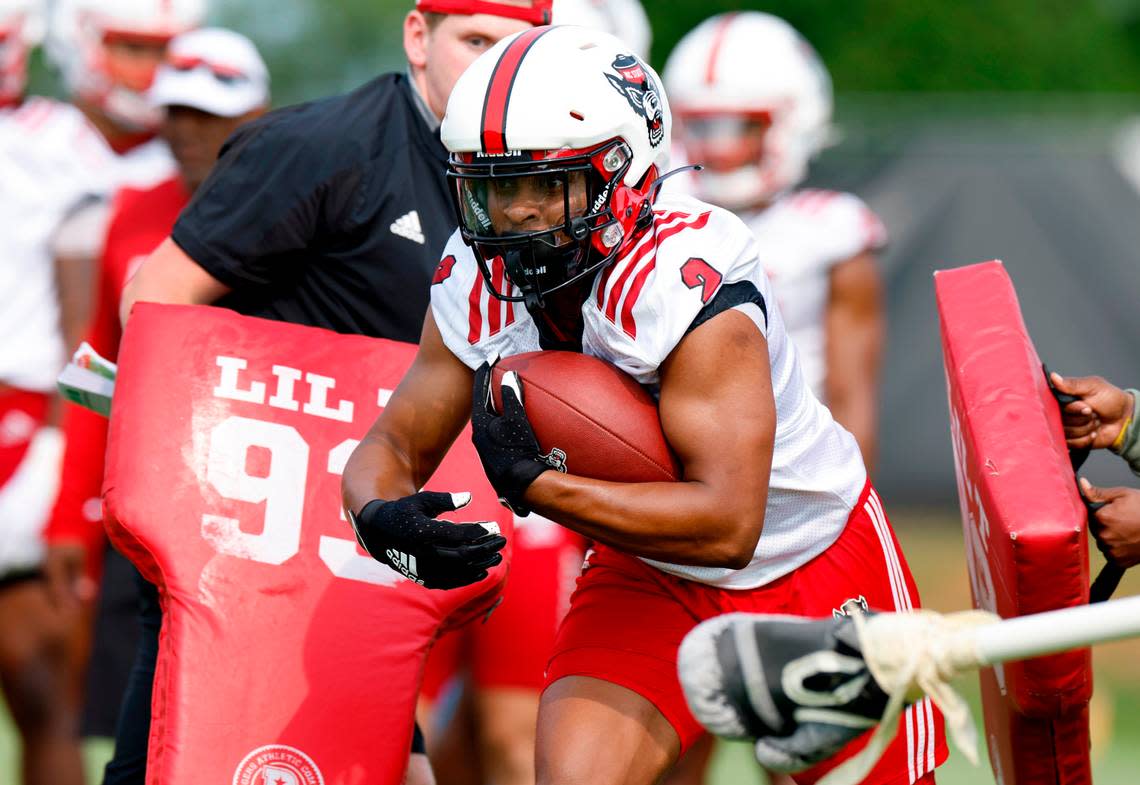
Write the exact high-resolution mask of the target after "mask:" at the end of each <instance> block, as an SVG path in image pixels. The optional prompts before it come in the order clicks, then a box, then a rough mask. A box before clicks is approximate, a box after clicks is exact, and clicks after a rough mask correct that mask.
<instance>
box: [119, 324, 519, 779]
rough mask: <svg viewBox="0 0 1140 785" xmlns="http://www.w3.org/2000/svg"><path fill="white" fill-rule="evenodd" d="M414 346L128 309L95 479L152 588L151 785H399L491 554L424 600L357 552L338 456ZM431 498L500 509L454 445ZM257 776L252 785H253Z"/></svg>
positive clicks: (503, 524) (466, 442)
mask: <svg viewBox="0 0 1140 785" xmlns="http://www.w3.org/2000/svg"><path fill="white" fill-rule="evenodd" d="M415 351H416V347H415V346H412V345H410V344H403V343H396V342H393V341H384V340H377V339H370V338H364V337H360V336H346V335H338V334H335V333H332V332H328V331H326V330H318V329H314V328H310V327H301V326H297V325H289V324H283V323H280V322H271V321H266V320H263V319H253V318H248V317H243V316H239V315H237V314H234V313H232V312H230V311H225V310H221V309H217V308H206V307H180V306H160V305H152V304H141V305H138V306H136V307H135V309H134V312H133V315H132V317H131V320H130V323H129V326H128V329H127V331H126V334H125V335H124V336H123V344H122V350H121V353H120V364H119V369H120V370H119V378H118V381H117V384H116V391H115V400H114V407H113V408H114V411H113V415H112V418H111V426H110V439H109V446H108V454H107V471H106V480H105V484H104V497H105V507H106V512H107V526H108V531H109V534H110V536H111V537H112V539H113V541H114V543H115V545H116V546H117V547H118V548H119V549H120V550H121V551H122V552H123V553H124V554H126V555H127V556H128V557H129V558H130V559H131V560H132V561H133V562H134V563H135V564H136V565H137V566H138V567H139V569H140V570H142V572H143V574H144V575H146V577H147V578H148V579H149V580H151V581H153V582H154V583H156V584H157V585H158V587H159V592H160V597H161V601H162V607H163V621H162V633H161V638H160V649H159V657H158V671H157V675H156V677H155V690H154V699H153V712H154V716H153V721H152V725H151V732H150V760H149V765H148V770H147V778H146V781H147V783H148V785H158V783H161V784H162V785H191V784H195V785H196V783H201V782H209V783H217V784H218V785H229V783H231V782H232V783H234V785H262V783H263V782H271V783H277V782H281V781H283V782H285V783H298V785H317V784H318V783H320V784H323V785H362V784H363V783H370V784H371V783H382V784H383V783H392V785H395V784H396V783H399V782H401V781H402V778H403V774H404V768H405V766H406V763H407V757H408V750H409V748H410V746H411V737H412V717H413V710H414V707H415V699H416V692H417V689H418V686H419V681H420V676H421V672H422V670H423V663H424V659H425V657H426V655H427V652H428V649H429V647H430V645H431V643H432V641H433V640H434V638H435V636H436V634H437V630H438V629H439V627H440V626H441V625H450V624H457V623H460V622H462V621H464V620H466V619H469V618H471V617H472V616H473V615H475V614H478V613H480V612H482V611H485V610H486V609H487V607H488V606H489V604H490V603H491V602H492V601H493V600H494V598H495V597H496V596H497V595H498V594H499V591H500V589H501V585H502V582H503V580H504V579H505V575H506V562H504V564H502V565H500V566H499V567H497V568H495V569H494V570H493V571H492V574H491V577H489V578H488V579H487V580H485V581H482V582H481V583H479V584H476V585H475V586H470V587H466V588H463V589H458V590H455V591H447V592H443V591H430V590H427V589H424V588H422V587H420V586H417V585H415V584H413V583H410V582H409V581H407V580H405V579H403V578H401V577H399V576H398V575H397V574H396V573H395V572H393V571H392V570H390V569H389V568H388V567H386V566H383V565H381V564H379V563H377V562H374V561H372V560H371V559H370V558H368V557H367V556H366V555H364V553H363V551H361V550H359V549H358V547H357V545H356V541H355V539H354V538H353V534H352V530H351V528H350V527H349V525H348V523H347V522H345V521H344V520H343V519H342V518H341V513H340V472H341V469H342V467H343V466H344V462H345V460H346V459H347V458H348V455H349V453H350V452H351V450H352V448H353V447H354V446H355V444H356V441H355V440H356V439H359V438H360V436H362V435H363V434H364V432H365V431H366V430H367V428H368V426H369V425H370V424H371V423H372V421H373V419H374V418H375V417H376V415H377V414H378V413H379V411H380V407H382V406H383V405H384V403H385V402H386V401H387V397H388V395H389V394H390V391H391V390H393V389H394V388H395V387H396V384H397V383H398V382H399V380H400V378H401V376H402V375H403V373H404V372H405V370H406V369H407V368H408V366H409V365H410V363H411V361H412V357H413V356H414V354H415ZM428 487H429V488H434V489H437V490H448V491H462V490H470V491H472V493H473V495H474V501H473V502H472V504H471V505H470V506H469V507H467V508H466V509H464V510H462V511H460V512H459V513H457V514H456V515H457V516H459V517H461V518H462V519H463V520H493V521H497V522H498V524H499V526H500V528H501V529H502V531H503V532H504V534H505V535H506V536H507V537H508V538H510V536H511V534H510V527H511V518H510V515H509V513H507V511H506V510H504V509H503V508H501V507H500V506H499V505H498V504H497V503H496V501H495V494H494V492H493V491H492V490H491V488H490V486H489V485H488V484H487V481H486V479H485V477H484V476H483V472H482V469H481V467H480V465H479V461H478V458H477V457H476V455H475V451H474V448H473V447H472V446H471V439H470V436H469V435H467V436H460V438H459V439H458V440H457V441H456V443H455V447H454V448H453V449H452V451H451V452H450V453H449V454H448V456H447V458H446V459H445V461H444V463H443V465H442V467H441V468H440V469H439V471H438V472H436V474H435V476H434V477H433V478H432V481H431V483H429V486H428ZM267 777H268V779H266V778H267Z"/></svg>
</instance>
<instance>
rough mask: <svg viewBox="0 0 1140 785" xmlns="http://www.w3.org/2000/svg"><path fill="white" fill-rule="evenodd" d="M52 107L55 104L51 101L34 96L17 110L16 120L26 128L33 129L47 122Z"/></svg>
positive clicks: (52, 109)
mask: <svg viewBox="0 0 1140 785" xmlns="http://www.w3.org/2000/svg"><path fill="white" fill-rule="evenodd" d="M54 109H55V106H54V105H53V104H52V103H51V101H46V100H44V99H42V98H34V99H32V100H31V101H29V102H28V103H25V104H24V105H23V106H21V107H20V108H19V109H18V110H17V111H18V114H17V115H16V121H17V122H18V123H19V124H20V125H22V126H24V128H26V129H27V130H29V131H35V130H38V129H39V128H40V126H42V125H43V124H44V123H45V122H47V119H48V118H49V117H51V114H52V112H53V111H54Z"/></svg>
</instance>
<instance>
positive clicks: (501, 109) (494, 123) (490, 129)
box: [482, 27, 550, 153]
mask: <svg viewBox="0 0 1140 785" xmlns="http://www.w3.org/2000/svg"><path fill="white" fill-rule="evenodd" d="M549 31H550V28H549V27H534V28H531V29H530V30H527V31H526V32H525V33H523V34H522V35H520V36H519V37H518V38H516V39H515V40H514V41H512V42H511V43H510V45H509V46H508V47H507V48H506V49H504V50H503V53H502V54H501V55H499V62H497V63H495V70H493V71H492V72H491V80H490V82H488V83H487V95H486V97H485V98H484V99H483V120H482V142H483V152H485V153H505V152H506V151H507V107H508V106H509V105H510V102H511V87H512V86H513V85H514V83H515V77H516V76H517V75H518V72H519V65H521V64H522V61H523V58H524V57H526V53H527V52H529V51H530V48H531V47H532V46H534V44H535V42H536V41H537V40H538V39H539V38H541V37H542V36H544V35H546V33H548V32H549Z"/></svg>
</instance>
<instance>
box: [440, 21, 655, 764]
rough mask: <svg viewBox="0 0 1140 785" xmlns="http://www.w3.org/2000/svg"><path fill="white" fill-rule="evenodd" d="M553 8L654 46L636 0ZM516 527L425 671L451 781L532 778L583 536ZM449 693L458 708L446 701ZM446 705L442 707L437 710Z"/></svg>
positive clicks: (550, 526)
mask: <svg viewBox="0 0 1140 785" xmlns="http://www.w3.org/2000/svg"><path fill="white" fill-rule="evenodd" d="M553 15H554V23H555V24H572V25H579V26H582V27H592V28H594V29H597V30H601V31H603V32H608V33H612V34H614V35H617V36H619V37H620V38H622V39H623V40H624V41H625V42H626V43H628V44H629V45H630V47H631V48H632V49H633V51H634V52H635V53H636V54H638V55H639V56H641V57H645V56H646V55H647V54H648V51H649V44H650V28H649V19H648V17H647V16H646V14H645V9H643V8H642V7H641V4H640V3H639V2H638V1H637V0H555V2H554V6H553ZM514 531H515V536H514V541H513V543H512V549H513V551H512V556H511V574H510V580H509V581H508V582H507V586H506V589H505V590H504V591H503V599H502V602H501V603H500V604H499V605H498V606H497V607H496V608H495V611H494V613H492V614H491V615H490V616H489V617H488V618H487V619H486V620H484V621H482V622H481V623H472V624H469V625H467V626H466V627H463V628H461V629H459V630H456V631H454V632H453V633H450V634H448V635H445V636H444V637H443V638H441V639H440V641H439V642H438V643H436V645H435V646H434V647H433V648H432V651H431V654H430V655H429V657H428V664H427V668H426V671H425V673H424V681H423V686H422V688H421V695H422V696H423V700H421V707H420V708H421V716H422V717H423V722H422V723H421V724H422V725H424V727H425V729H429V730H427V732H428V751H429V754H430V757H431V759H432V765H433V767H434V768H435V771H436V776H437V777H438V778H439V780H440V781H442V782H448V783H451V785H463V783H465V782H466V783H470V784H471V785H480V783H483V782H494V783H497V784H498V785H533V783H534V734H535V717H536V716H537V713H538V702H539V697H540V695H541V692H542V685H543V675H544V671H545V669H546V661H547V659H548V658H549V656H550V651H551V649H552V647H553V646H554V636H555V633H556V632H557V629H558V625H559V623H560V622H561V620H562V617H563V616H565V614H566V610H567V608H568V607H569V602H570V593H571V591H572V590H573V588H574V581H575V579H576V578H577V577H578V573H579V572H580V571H581V567H582V559H583V556H584V553H585V544H586V543H585V541H584V540H583V538H582V537H580V536H579V535H577V534H575V533H574V532H573V531H571V530H569V529H566V528H565V527H562V526H559V525H558V524H556V523H555V522H553V521H551V520H549V519H547V518H544V517H542V516H541V515H530V516H528V517H526V518H516V520H515V530H514ZM452 701H454V702H455V703H454V708H453V709H451V710H446V708H447V704H448V703H449V702H452ZM441 706H442V707H444V709H445V710H442V711H439V712H436V711H435V709H436V708H438V707H441ZM436 718H438V720H439V721H438V722H437V721H436ZM433 725H442V726H443V727H440V728H433V727H432V726H433ZM433 731H434V732H433ZM473 745H474V746H473ZM472 761H478V764H477V765H472Z"/></svg>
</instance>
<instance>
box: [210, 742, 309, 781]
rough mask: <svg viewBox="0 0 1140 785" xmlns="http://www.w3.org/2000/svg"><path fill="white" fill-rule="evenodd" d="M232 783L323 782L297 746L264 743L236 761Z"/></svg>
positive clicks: (307, 757)
mask: <svg viewBox="0 0 1140 785" xmlns="http://www.w3.org/2000/svg"><path fill="white" fill-rule="evenodd" d="M233 785H325V778H324V775H323V774H321V770H320V769H318V768H317V764H316V763H314V762H313V759H312V758H310V757H309V756H308V755H306V754H305V753H303V752H301V751H300V750H299V749H296V748H294V747H288V746H286V745H284V744H268V745H266V746H264V747H258V748H257V749H255V750H254V751H253V752H251V753H249V754H248V755H246V756H245V758H244V759H243V760H242V762H241V763H239V764H238V767H237V771H235V772H234V779H233Z"/></svg>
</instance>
